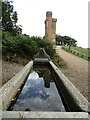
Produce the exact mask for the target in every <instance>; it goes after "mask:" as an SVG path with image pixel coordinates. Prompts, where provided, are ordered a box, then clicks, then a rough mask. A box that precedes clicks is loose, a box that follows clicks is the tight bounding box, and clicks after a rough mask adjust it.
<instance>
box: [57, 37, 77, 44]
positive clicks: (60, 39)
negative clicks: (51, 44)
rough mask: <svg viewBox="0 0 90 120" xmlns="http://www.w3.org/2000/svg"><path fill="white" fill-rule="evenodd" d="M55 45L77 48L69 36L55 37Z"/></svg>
mask: <svg viewBox="0 0 90 120" xmlns="http://www.w3.org/2000/svg"><path fill="white" fill-rule="evenodd" d="M56 44H57V45H67V46H77V41H76V40H75V39H74V38H71V37H69V36H61V35H56Z"/></svg>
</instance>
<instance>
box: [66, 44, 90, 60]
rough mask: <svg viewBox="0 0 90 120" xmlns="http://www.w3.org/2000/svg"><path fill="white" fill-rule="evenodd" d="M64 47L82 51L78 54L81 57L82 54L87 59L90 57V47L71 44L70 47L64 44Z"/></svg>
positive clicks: (78, 51) (77, 51) (67, 49)
mask: <svg viewBox="0 0 90 120" xmlns="http://www.w3.org/2000/svg"><path fill="white" fill-rule="evenodd" d="M64 49H65V50H66V51H68V52H70V51H71V50H72V51H75V52H76V53H80V54H78V56H79V57H81V55H83V58H84V59H87V60H88V58H89V57H90V49H89V48H82V47H73V46H71V47H70V49H69V46H64Z"/></svg>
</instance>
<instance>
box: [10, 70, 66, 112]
mask: <svg viewBox="0 0 90 120" xmlns="http://www.w3.org/2000/svg"><path fill="white" fill-rule="evenodd" d="M9 110H12V111H62V112H65V108H64V105H63V103H62V100H61V98H60V96H59V93H58V90H57V88H56V85H55V82H54V80H53V77H52V75H51V72H50V70H49V69H48V68H47V69H42V70H41V69H37V70H36V69H33V70H32V71H31V73H30V74H29V76H28V77H27V80H26V83H25V85H24V87H23V89H22V91H21V93H20V95H19V96H18V98H17V100H16V102H15V104H14V105H13V106H11V107H10V108H9Z"/></svg>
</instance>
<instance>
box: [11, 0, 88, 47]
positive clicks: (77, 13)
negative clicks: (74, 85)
mask: <svg viewBox="0 0 90 120" xmlns="http://www.w3.org/2000/svg"><path fill="white" fill-rule="evenodd" d="M13 5H14V10H16V11H17V13H18V23H19V24H20V25H22V26H23V27H22V29H23V33H25V34H28V35H30V36H33V35H35V36H41V37H43V36H44V35H45V24H44V21H45V19H46V12H47V11H52V13H53V18H57V23H56V33H57V34H60V35H63V36H64V35H67V36H70V37H72V38H74V39H76V40H77V42H78V46H82V47H88V0H14V2H13Z"/></svg>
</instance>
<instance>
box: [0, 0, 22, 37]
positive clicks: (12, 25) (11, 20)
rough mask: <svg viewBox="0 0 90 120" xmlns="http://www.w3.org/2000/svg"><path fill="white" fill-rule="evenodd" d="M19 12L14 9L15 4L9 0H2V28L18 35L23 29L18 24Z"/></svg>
mask: <svg viewBox="0 0 90 120" xmlns="http://www.w3.org/2000/svg"><path fill="white" fill-rule="evenodd" d="M17 21H18V17H17V12H16V11H13V5H11V4H10V2H9V1H2V29H3V30H4V31H9V32H11V33H13V34H14V35H16V34H17V33H20V32H21V31H22V29H21V27H20V26H17V25H16V23H17Z"/></svg>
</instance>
